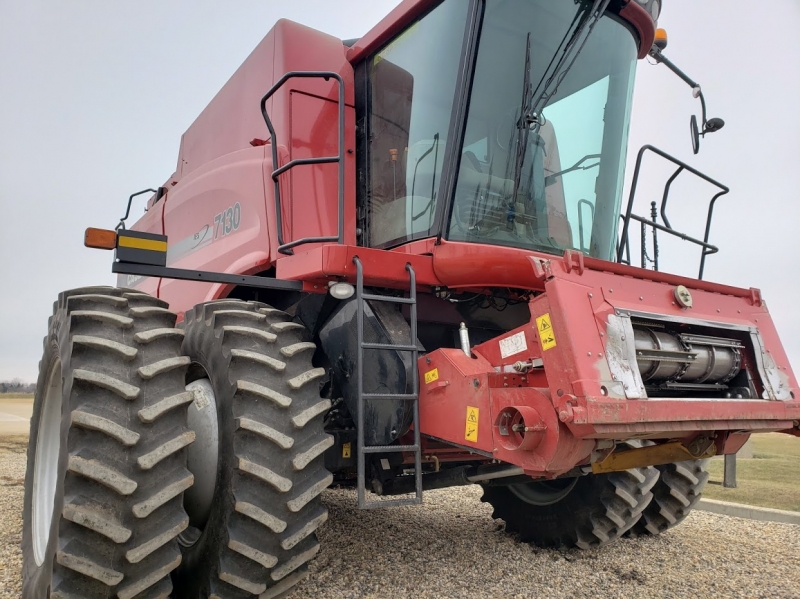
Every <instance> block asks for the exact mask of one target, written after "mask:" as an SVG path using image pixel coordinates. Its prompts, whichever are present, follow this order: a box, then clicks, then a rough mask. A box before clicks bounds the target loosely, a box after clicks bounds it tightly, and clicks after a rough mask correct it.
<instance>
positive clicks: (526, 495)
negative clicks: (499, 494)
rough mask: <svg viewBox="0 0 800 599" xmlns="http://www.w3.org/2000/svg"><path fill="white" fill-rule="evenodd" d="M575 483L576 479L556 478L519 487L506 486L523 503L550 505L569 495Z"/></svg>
mask: <svg viewBox="0 0 800 599" xmlns="http://www.w3.org/2000/svg"><path fill="white" fill-rule="evenodd" d="M577 483H578V478H577V477H575V478H557V479H555V480H544V481H534V482H530V483H524V484H521V485H508V488H509V489H510V490H511V492H512V493H513V494H514V495H516V496H517V497H519V498H520V499H521V500H522V501H524V502H525V503H530V504H531V505H552V504H554V503H558V502H559V501H561V500H562V499H564V498H565V497H566V496H567V495H569V494H570V493H571V492H572V489H574V488H575V485H576V484H577Z"/></svg>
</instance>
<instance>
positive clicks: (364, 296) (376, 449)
mask: <svg viewBox="0 0 800 599" xmlns="http://www.w3.org/2000/svg"><path fill="white" fill-rule="evenodd" d="M353 262H354V263H355V265H356V310H357V315H356V318H357V336H358V341H357V343H358V345H357V347H358V355H357V357H356V360H357V361H356V368H357V370H358V375H357V376H358V386H357V394H358V403H357V406H358V410H357V416H356V420H357V428H358V507H359V508H361V509H374V508H384V507H397V506H402V505H418V504H421V503H422V444H421V442H420V434H419V368H418V366H417V360H418V358H419V348H418V347H417V276H416V273H415V272H414V268H413V267H412V266H411V264H406V270H407V271H408V278H409V297H395V296H391V295H376V294H372V293H364V268H363V266H362V264H361V261H360V260H359V259H358V257H357V256H356V257H354V258H353ZM365 301H373V302H386V303H390V304H401V305H402V304H406V305H408V306H409V310H410V313H411V318H410V320H411V322H410V326H411V339H410V343H409V344H408V345H403V344H395V343H366V342H365V341H364V302H365ZM365 350H374V351H386V350H394V351H402V352H409V353H410V354H411V381H412V383H411V384H412V390H411V393H364V370H363V365H364V351H365ZM397 400H401V401H411V402H413V404H414V411H413V427H414V444H413V445H365V444H364V408H365V406H366V402H368V401H397ZM406 452H413V453H414V477H415V481H414V482H415V491H414V497H401V498H398V499H384V500H378V501H368V500H367V498H366V472H365V471H366V457H367V455H369V454H376V453H383V454H386V453H406Z"/></svg>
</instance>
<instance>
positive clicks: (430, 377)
mask: <svg viewBox="0 0 800 599" xmlns="http://www.w3.org/2000/svg"><path fill="white" fill-rule="evenodd" d="M438 380H439V369H438V368H434V369H433V370H429V371H428V372H426V373H425V384H426V385H430V384H431V383H432V382H433V381H438Z"/></svg>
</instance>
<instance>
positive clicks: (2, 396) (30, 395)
mask: <svg viewBox="0 0 800 599" xmlns="http://www.w3.org/2000/svg"><path fill="white" fill-rule="evenodd" d="M7 399H13V400H14V401H19V400H20V399H27V400H30V401H33V393H0V402H3V401H4V400H7Z"/></svg>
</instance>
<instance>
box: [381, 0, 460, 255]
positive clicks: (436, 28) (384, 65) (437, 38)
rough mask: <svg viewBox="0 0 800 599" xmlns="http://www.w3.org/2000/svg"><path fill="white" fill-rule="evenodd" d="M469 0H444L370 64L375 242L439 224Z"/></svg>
mask: <svg viewBox="0 0 800 599" xmlns="http://www.w3.org/2000/svg"><path fill="white" fill-rule="evenodd" d="M468 7H469V2H465V1H464V0H445V2H443V3H442V4H440V5H439V6H438V7H436V8H435V9H434V10H433V11H431V12H430V13H428V14H427V15H425V16H424V17H423V18H422V19H420V20H419V21H418V22H416V23H414V24H413V25H412V26H411V27H409V28H408V29H407V30H406V31H405V32H403V33H402V34H400V35H399V36H398V37H397V38H395V39H394V40H393V41H392V42H391V43H390V44H389V45H388V46H386V47H384V48H383V49H382V50H381V51H380V52H379V53H378V54H377V55H375V56H374V57H373V59H372V61H371V64H370V65H369V78H370V97H371V106H370V116H369V128H370V137H369V143H368V147H369V150H368V151H369V189H368V192H367V193H368V196H367V197H368V218H369V225H368V228H369V245H370V246H372V247H387V246H392V245H398V244H401V243H404V242H406V241H409V240H411V239H418V238H421V237H425V236H427V235H428V234H429V231H430V229H431V227H432V225H433V218H434V214H435V207H436V201H437V192H438V188H439V183H440V181H441V172H442V165H443V162H444V154H445V148H446V145H447V133H448V130H449V128H450V119H451V116H452V108H453V99H454V95H455V87H456V79H457V74H458V65H459V62H460V59H461V53H462V45H463V39H464V28H465V26H466V21H467V11H468Z"/></svg>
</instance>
